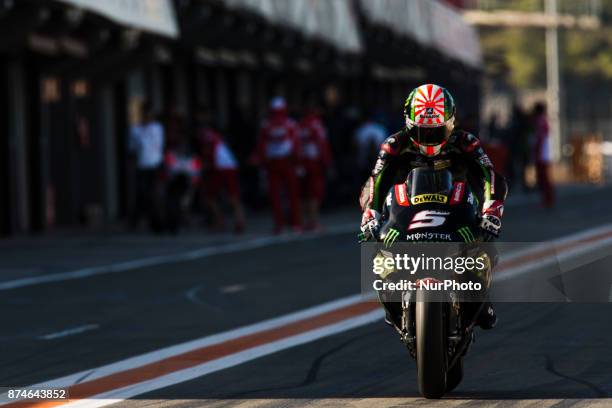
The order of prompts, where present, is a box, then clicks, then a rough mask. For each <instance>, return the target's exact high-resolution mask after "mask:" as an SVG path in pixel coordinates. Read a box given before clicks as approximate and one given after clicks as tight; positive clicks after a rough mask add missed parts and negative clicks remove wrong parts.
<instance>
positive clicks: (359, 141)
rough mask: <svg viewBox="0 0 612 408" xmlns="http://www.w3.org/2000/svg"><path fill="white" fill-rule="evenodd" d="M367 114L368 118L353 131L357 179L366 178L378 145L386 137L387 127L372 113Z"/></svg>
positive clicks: (374, 158)
mask: <svg viewBox="0 0 612 408" xmlns="http://www.w3.org/2000/svg"><path fill="white" fill-rule="evenodd" d="M368 116H369V117H368V119H367V120H366V121H365V122H364V123H363V124H362V125H361V126H359V128H358V129H357V130H356V131H355V136H354V143H355V146H356V148H357V166H358V168H359V176H360V177H359V180H365V179H366V178H368V176H369V175H370V169H371V168H372V163H373V162H374V161H375V160H376V156H377V154H378V150H379V148H380V145H381V144H382V143H383V142H384V141H385V139H386V138H387V129H386V128H385V127H384V126H383V125H382V124H381V123H380V122H378V121H376V120H375V119H374V115H372V114H369V115H368Z"/></svg>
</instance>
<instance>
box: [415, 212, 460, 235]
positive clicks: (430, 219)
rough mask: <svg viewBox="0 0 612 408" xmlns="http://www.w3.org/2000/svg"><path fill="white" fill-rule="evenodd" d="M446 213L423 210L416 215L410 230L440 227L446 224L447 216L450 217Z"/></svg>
mask: <svg viewBox="0 0 612 408" xmlns="http://www.w3.org/2000/svg"><path fill="white" fill-rule="evenodd" d="M449 214H450V213H449V212H446V211H435V210H423V211H419V212H418V213H416V214H414V217H412V221H411V222H410V225H409V226H408V229H409V230H412V229H416V228H426V227H439V226H440V225H443V224H444V223H445V222H446V216H447V215H449Z"/></svg>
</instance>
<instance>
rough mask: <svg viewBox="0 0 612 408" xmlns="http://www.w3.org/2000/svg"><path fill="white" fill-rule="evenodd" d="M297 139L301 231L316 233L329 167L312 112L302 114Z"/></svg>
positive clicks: (328, 156) (318, 123)
mask: <svg viewBox="0 0 612 408" xmlns="http://www.w3.org/2000/svg"><path fill="white" fill-rule="evenodd" d="M299 135H300V139H301V140H300V142H301V146H302V150H301V155H300V156H301V164H302V167H303V174H302V175H301V179H302V182H303V184H302V186H303V191H304V196H305V199H306V222H305V223H304V229H305V230H312V231H316V230H319V229H320V228H321V224H320V223H319V208H320V206H321V202H322V201H323V196H324V194H325V179H326V177H325V176H326V173H327V171H328V170H330V169H331V166H332V157H331V150H330V147H329V143H328V141H327V132H326V130H325V127H324V125H323V122H322V121H321V118H320V115H319V112H318V111H317V110H316V109H314V108H310V109H308V111H307V112H306V114H305V116H304V118H303V119H302V121H301V122H300V124H299Z"/></svg>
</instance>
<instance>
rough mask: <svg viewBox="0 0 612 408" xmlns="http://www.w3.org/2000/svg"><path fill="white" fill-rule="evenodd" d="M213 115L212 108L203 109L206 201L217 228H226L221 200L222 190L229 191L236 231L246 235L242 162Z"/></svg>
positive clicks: (200, 135)
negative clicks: (240, 171) (216, 124)
mask: <svg viewBox="0 0 612 408" xmlns="http://www.w3.org/2000/svg"><path fill="white" fill-rule="evenodd" d="M212 117H213V115H212V112H211V110H210V109H209V108H208V107H200V108H199V110H198V114H197V121H198V124H197V126H198V128H197V130H196V138H197V144H198V146H199V150H200V154H201V156H202V158H203V165H204V177H203V180H204V183H203V184H204V185H203V187H204V191H205V194H204V196H205V202H206V204H207V206H208V208H209V209H210V212H211V216H212V226H213V228H215V229H217V230H223V229H224V228H225V225H224V224H225V223H224V221H223V211H221V209H220V207H219V202H220V201H221V193H222V191H223V190H225V193H226V196H227V200H228V202H229V204H230V206H231V207H232V211H233V213H234V232H235V233H236V234H242V233H243V232H244V228H245V216H244V209H243V207H242V202H241V200H240V178H239V172H238V161H237V160H236V158H235V157H234V154H233V153H232V151H231V150H230V148H229V147H228V145H227V143H226V142H225V140H224V138H223V136H222V135H221V134H220V133H219V132H217V131H216V130H215V129H214V128H213V126H212Z"/></svg>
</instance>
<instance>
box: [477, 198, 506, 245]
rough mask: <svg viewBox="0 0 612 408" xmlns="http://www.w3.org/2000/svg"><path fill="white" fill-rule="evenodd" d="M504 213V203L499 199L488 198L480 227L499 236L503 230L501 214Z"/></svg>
mask: <svg viewBox="0 0 612 408" xmlns="http://www.w3.org/2000/svg"><path fill="white" fill-rule="evenodd" d="M503 213H504V205H503V203H502V202H501V201H498V200H488V201H486V202H485V205H484V207H483V214H482V218H481V219H480V229H482V230H483V231H485V232H487V233H488V234H490V235H492V236H493V237H495V238H497V237H499V233H500V232H501V216H502V214H503Z"/></svg>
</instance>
